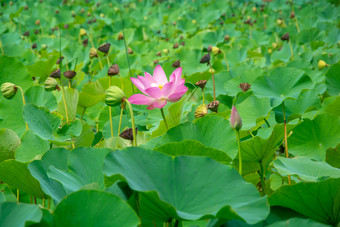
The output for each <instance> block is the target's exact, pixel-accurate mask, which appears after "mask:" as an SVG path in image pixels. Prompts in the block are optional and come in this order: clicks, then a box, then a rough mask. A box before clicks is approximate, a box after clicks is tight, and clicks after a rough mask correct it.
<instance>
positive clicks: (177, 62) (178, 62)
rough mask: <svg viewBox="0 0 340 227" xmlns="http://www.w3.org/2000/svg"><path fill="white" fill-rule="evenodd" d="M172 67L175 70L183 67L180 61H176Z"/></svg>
mask: <svg viewBox="0 0 340 227" xmlns="http://www.w3.org/2000/svg"><path fill="white" fill-rule="evenodd" d="M171 66H172V67H174V68H178V67H180V66H181V61H180V60H177V61H175V62H174V63H173V64H172V65H171Z"/></svg>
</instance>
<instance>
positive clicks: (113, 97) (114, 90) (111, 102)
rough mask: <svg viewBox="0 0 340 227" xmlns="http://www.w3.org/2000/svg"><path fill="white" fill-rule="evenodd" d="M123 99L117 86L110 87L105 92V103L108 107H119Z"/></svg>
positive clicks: (121, 92) (123, 95)
mask: <svg viewBox="0 0 340 227" xmlns="http://www.w3.org/2000/svg"><path fill="white" fill-rule="evenodd" d="M124 99H125V94H124V92H123V91H122V89H120V88H119V87H117V86H111V87H109V88H108V89H107V90H106V96H105V103H106V104H107V105H108V106H119V105H120V104H121V103H122V102H123V101H124Z"/></svg>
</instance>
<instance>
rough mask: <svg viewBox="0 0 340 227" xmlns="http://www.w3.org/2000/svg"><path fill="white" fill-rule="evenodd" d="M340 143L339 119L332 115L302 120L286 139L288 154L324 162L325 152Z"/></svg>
mask: <svg viewBox="0 0 340 227" xmlns="http://www.w3.org/2000/svg"><path fill="white" fill-rule="evenodd" d="M339 143H340V119H339V118H338V117H336V116H334V115H330V114H322V115H318V116H316V117H315V118H314V119H313V120H310V119H304V121H303V122H302V123H301V124H300V125H298V126H296V128H295V129H294V130H293V134H292V135H291V136H290V137H289V138H288V148H289V152H290V153H292V154H293V155H295V156H296V155H299V156H307V157H309V158H312V159H315V160H317V161H325V158H326V150H327V149H328V148H329V147H335V146H336V145H337V144H339Z"/></svg>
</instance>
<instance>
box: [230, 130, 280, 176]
mask: <svg viewBox="0 0 340 227" xmlns="http://www.w3.org/2000/svg"><path fill="white" fill-rule="evenodd" d="M283 138H284V134H283V125H282V124H279V125H276V126H275V127H274V129H273V131H272V133H271V135H270V136H268V138H261V137H260V136H255V137H253V138H251V139H248V140H244V141H242V142H241V155H242V163H243V166H242V171H243V174H247V173H254V172H257V171H259V170H260V169H261V165H262V166H263V167H265V166H267V165H268V164H269V163H270V162H271V160H272V158H273V155H274V153H275V151H276V149H277V148H278V146H280V144H281V143H282V140H283ZM235 164H237V165H238V157H237V160H235Z"/></svg>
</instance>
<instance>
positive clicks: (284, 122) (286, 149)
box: [282, 101, 291, 185]
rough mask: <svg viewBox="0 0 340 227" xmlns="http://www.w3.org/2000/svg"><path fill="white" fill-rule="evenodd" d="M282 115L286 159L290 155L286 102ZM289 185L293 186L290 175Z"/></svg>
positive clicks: (283, 103) (283, 104)
mask: <svg viewBox="0 0 340 227" xmlns="http://www.w3.org/2000/svg"><path fill="white" fill-rule="evenodd" d="M282 113H283V124H284V134H285V157H286V158H289V153H288V140H287V120H286V111H285V102H284V101H283V102H282ZM288 184H289V185H290V184H291V180H290V175H288Z"/></svg>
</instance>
